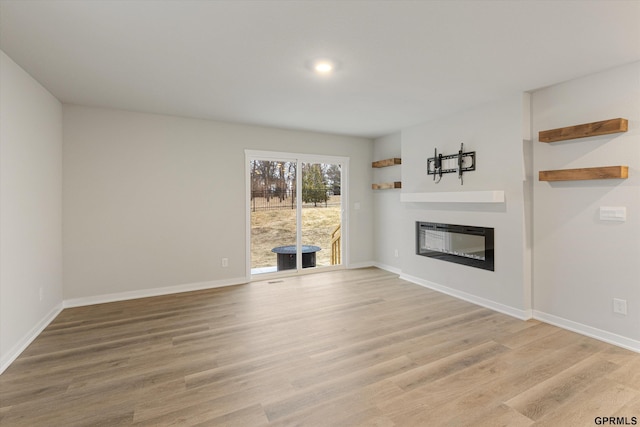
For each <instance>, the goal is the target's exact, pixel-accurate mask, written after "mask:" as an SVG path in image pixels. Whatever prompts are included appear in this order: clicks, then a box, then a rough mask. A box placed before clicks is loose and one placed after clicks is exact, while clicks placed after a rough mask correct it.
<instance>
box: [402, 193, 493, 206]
mask: <svg viewBox="0 0 640 427" xmlns="http://www.w3.org/2000/svg"><path fill="white" fill-rule="evenodd" d="M400 201H401V202H408V203H416V202H418V203H420V202H422V203H504V191H498V190H495V191H440V192H431V193H401V194H400Z"/></svg>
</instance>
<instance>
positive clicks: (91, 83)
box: [0, 0, 640, 137]
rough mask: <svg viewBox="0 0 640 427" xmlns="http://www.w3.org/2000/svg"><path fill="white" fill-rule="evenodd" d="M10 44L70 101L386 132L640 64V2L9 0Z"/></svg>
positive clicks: (2, 5) (10, 50) (5, 27)
mask: <svg viewBox="0 0 640 427" xmlns="http://www.w3.org/2000/svg"><path fill="white" fill-rule="evenodd" d="M0 47H1V48H2V50H4V51H5V53H7V54H8V55H9V56H10V57H11V58H12V59H13V60H14V61H16V62H17V63H18V64H19V65H20V66H22V67H23V68H24V69H25V70H26V71H27V72H29V73H30V74H31V75H32V76H33V77H35V78H36V79H37V80H38V81H39V82H40V83H42V84H43V85H44V86H45V87H46V88H47V89H48V90H50V91H51V93H53V95H55V96H56V97H57V98H58V99H59V100H61V101H62V102H66V103H74V104H82V105H90V106H104V107H113V108H122V109H128V110H135V111H145V112H152V113H162V114H171V115H178V116H187V117H196V118H207V119H218V120H226V121H234V122H242V123H252V124H260V125H267V126H275V127H282V128H293V129H306V130H314V131H322V132H331V133H340V134H349V135H360V136H366V137H376V136H381V135H385V134H389V133H392V132H395V131H398V130H400V129H401V128H403V127H407V126H411V125H414V124H417V123H421V122H425V121H427V120H430V119H433V118H437V117H438V116H442V115H445V114H451V113H453V112H456V111H460V110H463V109H466V108H469V107H472V106H475V105H479V104H482V103H485V102H489V101H491V100H493V99H497V98H501V97H504V96H508V95H510V94H514V93H518V92H522V91H528V90H533V89H536V88H540V87H544V86H548V85H550V84H554V83H558V82H561V81H565V80H569V79H572V78H575V77H579V76H582V75H586V74H591V73H594V72H597V71H601V70H604V69H607V68H611V67H614V66H617V65H621V64H625V63H629V62H633V61H636V60H640V1H638V0H630V1H615V0H611V1H607V0H601V1H588V0H584V1H577V0H571V1H564V0H558V1H548V0H543V1H539V0H536V1H524V0H523V1H518V0H515V1H507V0H504V1H482V0H477V1H453V0H449V1H348V0H342V1H238V0H236V1H186V0H183V1H177V0H175V1H142V0H140V1H115V0H112V1H99V0H94V1H78V0H74V1H62V0H44V1H17V0H0ZM317 57H329V58H333V59H335V60H337V61H339V62H340V68H339V70H338V71H337V72H336V73H335V74H334V75H333V76H332V77H331V78H320V77H319V76H316V75H314V74H313V73H311V72H310V70H309V69H308V68H307V65H306V64H307V62H308V61H309V60H311V59H314V58H317Z"/></svg>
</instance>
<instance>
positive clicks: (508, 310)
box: [400, 274, 533, 320]
mask: <svg viewBox="0 0 640 427" xmlns="http://www.w3.org/2000/svg"><path fill="white" fill-rule="evenodd" d="M400 278H401V279H403V280H406V281H408V282H411V283H415V284H416V285H420V286H424V287H425V288H429V289H433V290H435V291H438V292H442V293H443V294H447V295H451V296H452V297H456V298H458V299H461V300H464V301H468V302H470V303H473V304H476V305H480V306H482V307H486V308H489V309H491V310H494V311H497V312H499V313H503V314H507V315H509V316H512V317H515V318H517V319H520V320H529V319H531V318H533V313H532V311H531V310H521V309H519V308H514V307H511V306H508V305H504V304H501V303H499V302H495V301H491V300H488V299H486V298H482V297H479V296H476V295H472V294H468V293H466V292H463V291H459V290H457V289H453V288H449V287H447V286H443V285H439V284H437V283H434V282H430V281H428V280H424V279H420V278H419V277H414V276H409V275H407V274H401V275H400Z"/></svg>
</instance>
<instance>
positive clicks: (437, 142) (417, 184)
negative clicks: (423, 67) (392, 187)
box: [402, 94, 531, 318]
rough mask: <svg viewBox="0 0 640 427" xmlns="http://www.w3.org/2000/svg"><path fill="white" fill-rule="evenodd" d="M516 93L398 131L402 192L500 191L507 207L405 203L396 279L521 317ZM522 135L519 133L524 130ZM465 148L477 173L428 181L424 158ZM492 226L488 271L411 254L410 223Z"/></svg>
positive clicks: (525, 289) (521, 123)
mask: <svg viewBox="0 0 640 427" xmlns="http://www.w3.org/2000/svg"><path fill="white" fill-rule="evenodd" d="M524 106H525V103H524V102H523V95H522V94H516V95H514V96H511V97H509V98H507V99H503V100H500V101H496V102H493V103H491V104H487V105H483V106H480V107H477V108H474V109H471V110H468V111H463V112H460V113H458V114H454V115H451V116H447V117H443V118H440V119H437V120H433V121H430V122H427V123H424V124H421V125H418V126H415V127H412V128H408V129H404V130H403V131H402V163H403V164H402V186H403V189H402V191H403V192H409V193H411V192H434V191H435V192H437V191H447V192H455V191H481V190H503V191H504V192H505V197H506V203H500V204H470V203H405V204H404V208H405V216H404V220H403V232H402V234H403V247H402V253H403V263H402V272H403V275H404V276H406V277H407V278H409V279H410V280H414V281H417V282H419V283H420V282H422V283H423V284H426V285H428V286H432V287H436V288H439V289H441V290H444V291H447V292H450V293H452V294H454V295H457V296H461V297H467V298H468V299H471V300H473V301H476V302H479V303H483V304H485V305H487V306H490V307H492V308H494V309H498V310H501V311H504V312H507V313H510V314H513V315H515V316H518V317H521V318H528V317H530V315H531V311H530V309H531V305H530V294H531V289H530V282H529V281H528V280H527V278H526V277H525V276H526V275H527V274H529V272H528V270H527V252H526V250H525V247H526V242H525V240H524V239H525V233H524V230H525V228H526V224H525V213H526V211H525V205H524V202H525V198H524V194H523V192H524V190H523V189H524V185H523V176H524V173H523V163H524V162H523V129H524V128H526V127H527V126H526V125H527V123H526V114H524V113H525V111H524V110H525V108H524ZM524 133H525V134H526V132H524ZM460 143H464V149H465V151H475V152H476V155H477V167H476V170H475V171H472V172H468V173H465V174H464V185H461V184H460V180H459V179H458V177H457V174H456V173H452V174H445V175H443V177H442V180H441V182H440V183H438V184H436V183H435V182H434V181H433V176H432V175H427V170H426V165H427V158H429V157H433V152H434V148H435V147H437V148H438V152H439V153H443V154H445V155H446V154H455V153H457V152H458V150H459V149H460ZM416 221H428V222H441V223H451V224H461V225H472V226H482V227H493V228H494V229H495V271H493V272H492V271H486V270H481V269H477V268H472V267H468V266H464V265H459V264H453V263H448V262H443V261H440V260H436V259H431V258H426V257H422V256H418V255H416V254H415V222H416Z"/></svg>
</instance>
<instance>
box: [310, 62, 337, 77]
mask: <svg viewBox="0 0 640 427" xmlns="http://www.w3.org/2000/svg"><path fill="white" fill-rule="evenodd" d="M313 69H314V70H316V72H318V73H321V74H326V73H330V72H332V71H333V63H331V62H329V61H318V62H316V63H315V65H314V67H313Z"/></svg>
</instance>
